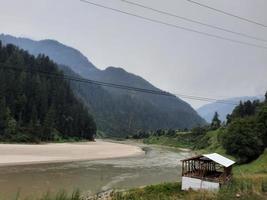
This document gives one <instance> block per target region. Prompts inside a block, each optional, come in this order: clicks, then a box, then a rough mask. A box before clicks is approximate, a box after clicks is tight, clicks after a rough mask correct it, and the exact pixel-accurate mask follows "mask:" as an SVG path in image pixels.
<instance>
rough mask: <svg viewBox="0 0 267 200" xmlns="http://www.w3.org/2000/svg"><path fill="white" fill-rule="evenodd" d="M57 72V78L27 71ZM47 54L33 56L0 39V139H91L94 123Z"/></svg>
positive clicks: (31, 140) (94, 129) (8, 140)
mask: <svg viewBox="0 0 267 200" xmlns="http://www.w3.org/2000/svg"><path fill="white" fill-rule="evenodd" d="M32 68H36V69H38V70H42V71H49V72H51V73H57V74H59V76H58V77H57V78H53V77H51V76H50V77H49V76H42V74H39V73H38V72H30V70H31V69H32ZM63 77H64V75H63V73H60V71H59V69H58V66H57V65H56V64H55V63H54V62H52V61H51V60H49V58H48V57H47V56H38V57H36V58H35V57H34V56H32V55H30V54H28V53H27V52H25V51H23V50H20V49H18V48H17V47H15V46H14V45H10V44H9V45H5V46H2V44H1V42H0V141H1V142H3V141H5V142H6V141H7V142H13V141H15V142H41V141H54V140H59V139H70V138H72V139H75V138H79V139H90V140H92V139H93V137H94V135H95V134H96V124H95V122H94V120H93V118H92V117H91V116H90V115H89V113H88V109H87V108H86V107H84V105H83V104H82V103H81V102H80V101H79V100H78V99H77V97H76V96H75V95H74V94H73V92H72V90H71V88H70V85H69V83H67V82H66V81H64V79H63Z"/></svg>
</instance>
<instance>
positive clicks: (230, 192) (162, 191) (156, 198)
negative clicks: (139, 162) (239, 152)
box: [113, 177, 267, 200]
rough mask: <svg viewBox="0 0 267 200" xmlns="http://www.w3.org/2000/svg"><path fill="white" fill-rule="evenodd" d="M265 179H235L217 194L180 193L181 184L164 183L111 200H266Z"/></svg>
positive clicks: (205, 192) (266, 188)
mask: <svg viewBox="0 0 267 200" xmlns="http://www.w3.org/2000/svg"><path fill="white" fill-rule="evenodd" d="M266 192H267V177H262V178H261V179H260V178H254V177H249V178H237V179H234V180H233V181H232V183H231V184H229V185H227V186H224V187H222V188H221V189H220V190H219V191H218V192H208V191H193V190H191V191H181V183H179V182H177V183H164V184H159V185H152V186H147V187H144V188H138V189H132V190H129V191H127V192H117V193H115V194H114V196H113V200H152V199H153V200H178V199H179V200H180V199H183V200H231V199H240V200H264V199H267V193H266Z"/></svg>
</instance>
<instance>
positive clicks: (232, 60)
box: [0, 0, 267, 108]
mask: <svg viewBox="0 0 267 200" xmlns="http://www.w3.org/2000/svg"><path fill="white" fill-rule="evenodd" d="M90 1H93V2H96V3H101V4H104V5H107V6H110V7H114V8H118V9H122V10H125V11H128V12H132V13H136V14H139V15H143V16H146V17H150V18H154V19H158V20H162V21H165V22H168V23H173V24H177V25H180V26H185V27H188V28H193V29H197V30H199V31H205V32H209V33H212V34H217V35H221V36H224V37H229V38H232V39H237V40H242V41H245V42H249V43H255V44H258V45H265V46H266V47H267V42H259V41H256V40H252V39H247V38H244V37H241V36H235V35H233V34H230V33H225V32H221V31H217V30H213V29H210V28H206V27H203V26H200V25H196V24H192V23H189V22H185V21H182V20H179V19H175V18H172V17H168V16H164V15H160V14H156V13H153V12H151V11H147V10H144V9H141V8H138V7H134V6H131V5H128V4H126V3H124V2H122V1H121V0H90ZM131 1H134V2H138V3H142V4H145V5H147V6H151V7H153V8H156V9H161V10H165V11H168V12H172V13H175V14H178V15H180V16H184V17H188V18H192V19H195V20H199V21H202V22H204V23H209V24H212V25H216V26H220V27H224V28H227V29H232V30H234V31H237V32H243V33H246V34H249V35H253V36H257V37H261V38H265V39H266V40H267V28H264V27H261V26H257V25H253V24H250V23H247V22H243V21H240V20H237V19H234V18H232V17H229V16H225V15H222V14H218V13H216V12H214V11H211V10H208V9H205V8H201V7H199V6H197V5H194V4H191V3H189V2H187V1H186V0H131ZM196 1H199V2H202V3H205V4H208V5H210V6H213V7H216V8H220V9H222V10H225V11H228V12H232V13H235V14H236V15H240V16H243V17H246V18H250V19H253V20H255V21H258V22H261V23H264V24H267V12H266V9H267V1H266V0H234V1H233V0H196ZM0 33H6V34H12V35H15V36H24V37H29V38H32V39H37V40H39V39H48V38H49V39H56V40H58V41H60V42H62V43H64V44H67V45H69V46H72V47H75V48H77V49H79V50H80V51H81V52H82V53H83V54H84V55H86V56H87V57H88V59H89V60H90V61H91V62H92V63H94V64H95V65H96V66H97V67H98V68H100V69H105V68H106V67H108V66H116V67H122V68H124V69H125V70H127V71H129V72H131V73H134V74H137V75H140V76H142V77H144V78H145V79H147V80H148V81H150V82H151V83H152V84H154V85H155V86H157V87H159V88H161V89H163V90H167V91H170V92H173V93H181V94H188V95H196V96H204V97H212V98H228V97H236V96H250V95H259V94H263V93H264V92H265V91H266V90H267V49H260V48H256V47H251V46H246V45H241V44H236V43H232V42H228V41H223V40H219V39H215V38H210V37H206V36H203V35H199V34H196V33H191V32H187V31H184V30H179V29H175V28H171V27H167V26H165V25H160V24H155V23H152V22H147V21H144V20H141V19H136V18H134V17H130V16H126V15H123V14H119V13H115V12H112V11H109V10H105V9H102V8H97V7H94V6H91V5H89V4H85V3H82V2H80V1H79V0H23V1H21V0H0ZM186 101H187V102H189V103H190V104H191V105H192V106H194V107H195V108H196V107H199V106H200V105H202V104H205V103H206V102H199V101H192V100H186Z"/></svg>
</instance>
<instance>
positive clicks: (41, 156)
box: [0, 140, 144, 166]
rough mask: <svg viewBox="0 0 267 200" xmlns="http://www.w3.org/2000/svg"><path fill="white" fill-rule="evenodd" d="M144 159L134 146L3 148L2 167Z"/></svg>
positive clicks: (91, 144)
mask: <svg viewBox="0 0 267 200" xmlns="http://www.w3.org/2000/svg"><path fill="white" fill-rule="evenodd" d="M138 155H144V151H143V150H142V149H141V148H139V147H137V146H134V145H128V144H119V143H112V142H105V141H101V140H97V141H96V142H78V143H60V144H59V143H49V144H0V166H14V165H25V164H39V163H58V162H72V161H84V160H99V159H111V158H122V157H132V156H138Z"/></svg>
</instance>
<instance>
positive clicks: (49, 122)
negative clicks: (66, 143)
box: [42, 106, 55, 141]
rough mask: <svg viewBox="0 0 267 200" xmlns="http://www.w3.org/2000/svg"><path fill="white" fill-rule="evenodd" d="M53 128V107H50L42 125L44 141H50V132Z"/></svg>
mask: <svg viewBox="0 0 267 200" xmlns="http://www.w3.org/2000/svg"><path fill="white" fill-rule="evenodd" d="M54 126H55V110H54V108H53V106H51V107H50V108H49V110H48V112H47V113H46V116H45V120H44V125H43V138H42V139H44V140H46V141H49V140H51V139H52V132H53V129H54Z"/></svg>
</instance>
